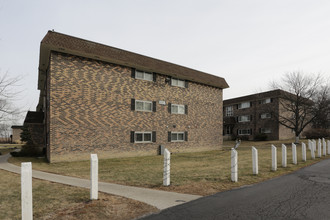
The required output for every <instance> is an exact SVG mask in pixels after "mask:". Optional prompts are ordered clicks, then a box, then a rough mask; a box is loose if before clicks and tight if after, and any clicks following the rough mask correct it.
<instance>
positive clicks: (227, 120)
mask: <svg viewBox="0 0 330 220" xmlns="http://www.w3.org/2000/svg"><path fill="white" fill-rule="evenodd" d="M284 93H286V94H288V93H287V92H285V91H282V90H273V91H268V92H263V93H258V94H253V95H248V96H242V97H238V98H233V99H228V100H224V104H223V105H224V129H223V134H224V137H225V138H226V139H236V138H241V139H247V140H254V139H255V138H256V137H258V136H260V135H261V134H262V135H266V136H267V140H283V139H289V138H294V136H295V133H294V132H293V131H292V130H291V129H288V128H286V127H284V126H283V125H280V124H279V123H278V121H277V120H276V119H275V116H276V115H278V114H284V111H283V110H281V107H280V106H281V105H280V99H281V97H283V94H284Z"/></svg>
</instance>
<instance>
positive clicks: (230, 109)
mask: <svg viewBox="0 0 330 220" xmlns="http://www.w3.org/2000/svg"><path fill="white" fill-rule="evenodd" d="M225 114H226V116H233V115H234V108H233V106H232V105H231V106H226V107H225Z"/></svg>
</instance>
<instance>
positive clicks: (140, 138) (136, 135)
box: [131, 131, 156, 143]
mask: <svg viewBox="0 0 330 220" xmlns="http://www.w3.org/2000/svg"><path fill="white" fill-rule="evenodd" d="M151 142H156V131H152V132H151V131H136V132H134V131H131V143H151Z"/></svg>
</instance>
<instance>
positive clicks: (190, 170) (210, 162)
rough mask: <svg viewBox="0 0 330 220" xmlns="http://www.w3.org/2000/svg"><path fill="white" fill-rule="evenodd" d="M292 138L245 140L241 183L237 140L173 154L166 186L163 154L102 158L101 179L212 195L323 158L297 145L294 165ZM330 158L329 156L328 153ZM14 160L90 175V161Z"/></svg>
mask: <svg viewBox="0 0 330 220" xmlns="http://www.w3.org/2000/svg"><path fill="white" fill-rule="evenodd" d="M291 141H292V140H288V141H284V142H282V141H269V142H249V141H245V142H243V143H242V144H241V146H240V147H239V148H238V172H239V173H238V182H237V183H233V182H231V180H230V148H231V147H233V146H234V142H225V143H224V148H223V150H216V151H207V152H197V153H180V154H173V155H172V156H171V186H169V187H163V186H162V175H163V173H162V172H163V170H162V166H163V158H162V156H144V157H134V158H117V159H107V160H100V161H99V178H100V181H104V182H112V183H119V184H125V185H133V186H140V187H148V188H154V189H161V190H167V191H175V192H182V193H190V194H198V195H210V194H213V193H216V192H220V191H224V190H228V189H232V188H236V187H239V186H242V185H249V184H254V183H257V182H261V181H264V180H267V179H271V178H274V177H277V176H280V175H284V174H287V173H290V172H292V171H294V170H297V169H300V168H301V167H305V166H308V165H310V164H313V163H316V162H318V161H320V160H321V159H324V158H325V157H322V158H321V159H319V158H317V159H315V160H311V158H310V152H309V151H308V153H307V155H308V157H307V162H302V159H301V146H300V145H298V146H297V153H298V164H297V165H293V164H292V160H291V158H292V155H291ZM282 143H285V144H286V145H287V148H288V152H287V153H288V167H287V168H282V167H281V144H282ZM271 144H274V145H275V146H277V147H278V149H277V162H278V170H277V171H276V172H272V171H271V170H270V168H271V150H270V146H271ZM251 146H255V147H256V148H257V149H258V153H259V156H258V157H259V175H253V174H252V152H251ZM326 158H329V156H327V157H326ZM10 161H11V162H13V163H16V164H18V165H19V164H20V163H21V162H25V161H32V162H33V168H34V169H38V170H43V171H47V172H53V173H59V174H63V175H68V176H76V177H82V178H89V166H90V162H89V161H78V162H61V163H53V164H48V163H46V162H45V160H44V159H35V158H25V159H22V158H11V159H10Z"/></svg>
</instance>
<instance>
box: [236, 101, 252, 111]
mask: <svg viewBox="0 0 330 220" xmlns="http://www.w3.org/2000/svg"><path fill="white" fill-rule="evenodd" d="M250 107H251V103H250V102H242V103H239V104H238V109H244V108H250Z"/></svg>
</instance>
